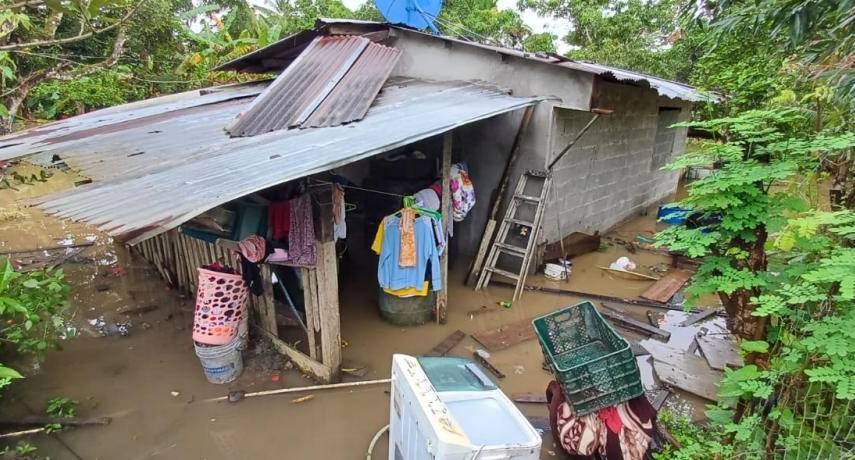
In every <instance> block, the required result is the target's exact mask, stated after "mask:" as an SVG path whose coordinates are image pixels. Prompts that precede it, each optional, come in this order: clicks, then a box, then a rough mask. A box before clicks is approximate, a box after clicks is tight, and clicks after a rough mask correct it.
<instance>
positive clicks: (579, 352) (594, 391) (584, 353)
mask: <svg viewBox="0 0 855 460" xmlns="http://www.w3.org/2000/svg"><path fill="white" fill-rule="evenodd" d="M532 324H533V325H534V331H535V333H537V338H538V341H539V342H540V346H541V348H542V349H543V355H544V356H545V357H546V361H547V364H549V366H550V367H551V368H552V372H553V373H554V374H555V377H556V378H557V379H558V381H559V382H560V383H561V385H562V387H563V388H564V393H565V396H566V398H567V401H568V402H569V403H570V404H571V405H572V406H573V409H574V410H575V411H576V413H577V414H578V415H584V414H587V413H590V412H594V411H597V410H599V409H602V408H604V407H609V406H613V405H615V404H619V403H622V402H624V401H628V400H630V399H632V398H635V397H637V396H640V395H641V394H643V393H644V387H643V386H642V385H641V374H640V373H639V371H638V365H637V364H636V361H635V356H634V355H633V353H632V350H631V349H630V348H629V343H628V342H627V341H626V340H625V339H624V338H623V337H621V336H620V335H619V334H618V333H617V332H615V330H614V329H612V327H611V325H609V323H607V322H606V321H605V320H604V319H603V317H602V316H600V313H599V312H598V311H597V309H596V308H594V305H592V304H591V302H582V303H580V304H577V305H573V306H570V307H565V308H562V309H560V310H556V311H554V312H552V313H549V314H547V315H543V316H540V317H537V318H535V319H534V320H533V321H532Z"/></svg>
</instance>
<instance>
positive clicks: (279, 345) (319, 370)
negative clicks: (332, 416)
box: [256, 326, 332, 383]
mask: <svg viewBox="0 0 855 460" xmlns="http://www.w3.org/2000/svg"><path fill="white" fill-rule="evenodd" d="M256 327H257V328H258V330H259V331H261V333H262V334H263V335H264V336H265V337H267V338H268V339H270V342H271V343H272V344H273V347H274V348H276V350H277V351H278V352H279V353H282V354H283V355H285V356H287V357H288V359H290V360H291V362H293V363H294V365H295V366H297V368H298V369H300V370H301V371H302V372H303V373H304V374H308V375H311V376H312V377H314V378H316V379H318V380H319V381H321V382H325V383H330V382H332V369H330V368H329V366H326V365H324V364H321V363H319V362H317V361H315V360H314V359H312V358H310V357H308V356H306V355H305V354H304V353H303V352H301V351H300V350H297V349H296V348H294V347H292V346H291V345H288V344H287V343H285V342H284V341H283V340H282V339H280V338H278V337H274V336H273V335H271V334H270V333H269V332H267V331H266V330H265V329H264V328H263V327H260V326H256Z"/></svg>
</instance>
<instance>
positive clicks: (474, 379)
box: [418, 356, 497, 393]
mask: <svg viewBox="0 0 855 460" xmlns="http://www.w3.org/2000/svg"><path fill="white" fill-rule="evenodd" d="M418 361H419V365H420V366H421V367H422V370H424V373H425V375H427V378H428V380H430V383H431V385H433V387H434V389H436V391H437V392H439V393H442V392H448V391H492V390H495V389H496V388H497V386H496V384H495V383H494V382H493V380H491V379H490V377H488V376H487V373H486V372H484V370H483V369H481V368H480V367H478V365H477V364H475V362H473V361H472V360H470V359H466V358H458V357H453V356H422V357H420V358H418Z"/></svg>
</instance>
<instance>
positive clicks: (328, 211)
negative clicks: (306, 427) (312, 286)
mask: <svg viewBox="0 0 855 460" xmlns="http://www.w3.org/2000/svg"><path fill="white" fill-rule="evenodd" d="M329 191H330V193H328V194H326V193H325V194H323V195H322V197H321V198H320V202H321V203H322V204H321V206H320V212H319V213H318V214H319V218H320V222H319V225H318V228H319V229H320V232H319V233H318V235H316V239H317V268H316V270H315V274H316V278H317V283H318V288H317V296H318V298H317V302H318V316H317V319H316V320H317V321H319V323H320V326H321V331H320V332H321V334H320V335H321V362H322V363H323V364H324V365H325V366H327V367H328V368H329V369H330V381H331V382H337V381H339V379H340V377H341V320H340V317H339V305H338V264H337V260H336V252H335V236H334V231H333V225H334V222H333V206H332V186H330V189H329Z"/></svg>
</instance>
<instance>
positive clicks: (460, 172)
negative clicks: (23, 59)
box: [449, 163, 475, 222]
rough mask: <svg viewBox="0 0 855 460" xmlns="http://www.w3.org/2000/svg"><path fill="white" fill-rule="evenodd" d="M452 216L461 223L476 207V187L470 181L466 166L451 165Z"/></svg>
mask: <svg viewBox="0 0 855 460" xmlns="http://www.w3.org/2000/svg"><path fill="white" fill-rule="evenodd" d="M450 175H451V182H450V183H449V187H450V188H451V216H452V218H453V219H454V221H455V222H460V221H462V220H463V219H464V218H466V215H467V214H469V211H470V210H471V209H472V208H473V207H475V187H474V186H473V185H472V181H471V180H470V179H469V173H468V172H467V171H466V165H464V164H463V163H456V164H453V165H451V173H450Z"/></svg>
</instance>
